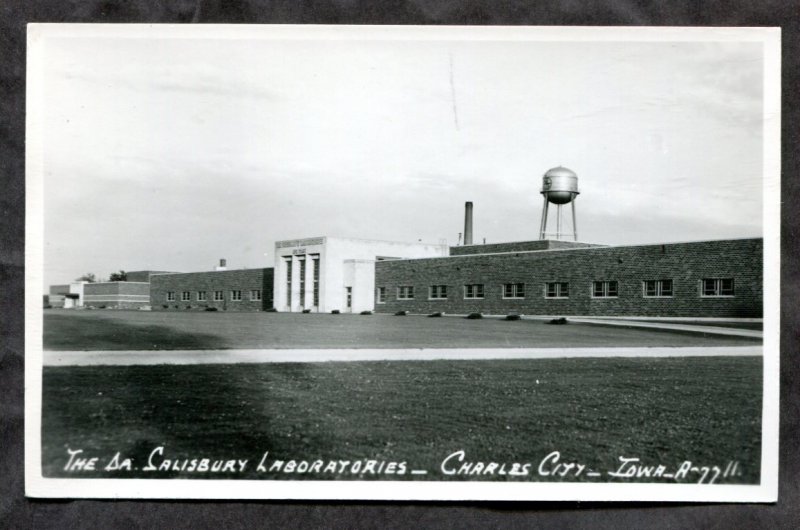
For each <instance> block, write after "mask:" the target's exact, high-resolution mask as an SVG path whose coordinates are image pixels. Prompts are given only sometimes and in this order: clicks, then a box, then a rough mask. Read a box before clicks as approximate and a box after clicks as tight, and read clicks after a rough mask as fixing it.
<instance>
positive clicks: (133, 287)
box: [82, 281, 150, 309]
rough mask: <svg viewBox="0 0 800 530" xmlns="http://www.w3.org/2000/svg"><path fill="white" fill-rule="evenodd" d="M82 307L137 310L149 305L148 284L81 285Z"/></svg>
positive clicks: (108, 283)
mask: <svg viewBox="0 0 800 530" xmlns="http://www.w3.org/2000/svg"><path fill="white" fill-rule="evenodd" d="M82 305H83V307H91V308H94V309H139V308H141V307H145V306H148V305H150V284H149V283H148V282H130V281H126V282H94V283H85V284H83V294H82Z"/></svg>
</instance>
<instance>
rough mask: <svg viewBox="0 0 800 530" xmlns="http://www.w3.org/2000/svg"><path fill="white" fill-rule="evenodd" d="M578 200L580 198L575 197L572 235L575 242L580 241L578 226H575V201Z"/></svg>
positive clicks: (573, 199) (573, 201)
mask: <svg viewBox="0 0 800 530" xmlns="http://www.w3.org/2000/svg"><path fill="white" fill-rule="evenodd" d="M577 198H578V197H577V196H574V195H573V197H572V235H573V237H574V238H575V241H577V240H578V225H577V224H575V199H577Z"/></svg>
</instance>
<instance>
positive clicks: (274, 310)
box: [267, 307, 278, 313]
mask: <svg viewBox="0 0 800 530" xmlns="http://www.w3.org/2000/svg"><path fill="white" fill-rule="evenodd" d="M277 312H278V310H277V309H275V308H274V307H270V308H269V309H267V313H277Z"/></svg>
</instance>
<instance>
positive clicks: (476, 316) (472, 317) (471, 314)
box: [467, 313, 483, 320]
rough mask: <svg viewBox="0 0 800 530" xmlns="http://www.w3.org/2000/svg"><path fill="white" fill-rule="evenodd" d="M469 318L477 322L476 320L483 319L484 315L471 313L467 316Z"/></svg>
mask: <svg viewBox="0 0 800 530" xmlns="http://www.w3.org/2000/svg"><path fill="white" fill-rule="evenodd" d="M467 318H468V319H470V320H475V319H476V318H483V314H482V313H470V314H469V315H467Z"/></svg>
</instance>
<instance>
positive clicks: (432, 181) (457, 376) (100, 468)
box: [25, 24, 780, 502]
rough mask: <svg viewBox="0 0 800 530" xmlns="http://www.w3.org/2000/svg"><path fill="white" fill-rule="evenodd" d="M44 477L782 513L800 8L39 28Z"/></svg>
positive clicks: (34, 126) (37, 423)
mask: <svg viewBox="0 0 800 530" xmlns="http://www.w3.org/2000/svg"><path fill="white" fill-rule="evenodd" d="M27 78H28V86H27V106H28V107H27V120H28V121H27V242H26V245H27V246H26V252H27V254H26V256H27V258H26V259H27V264H26V265H27V267H26V271H27V272H26V274H27V278H26V287H27V289H26V313H27V328H26V370H25V376H26V395H25V399H26V487H27V494H28V495H29V496H32V497H95V498H198V499H234V498H236V499H397V500H586V501H590V500H601V501H602V500H614V501H620V500H632V501H633V500H635V501H714V502H773V501H775V500H776V499H777V467H778V461H777V460H778V456H777V455H778V451H777V449H778V447H777V444H778V436H777V434H778V381H779V378H778V357H779V355H778V353H779V352H778V336H779V322H778V315H779V311H778V309H779V302H778V297H779V292H780V283H779V276H778V273H779V271H778V266H779V256H780V249H779V238H778V236H779V213H780V201H779V195H780V84H779V80H780V30H779V29H776V28H614V27H605V28H588V27H587V28H577V27H563V28H557V27H394V26H381V27H378V26H247V25H239V26H227V25H223V26H214V25H206V26H174V25H103V24H98V25H71V24H33V25H30V26H29V28H28V70H27Z"/></svg>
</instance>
